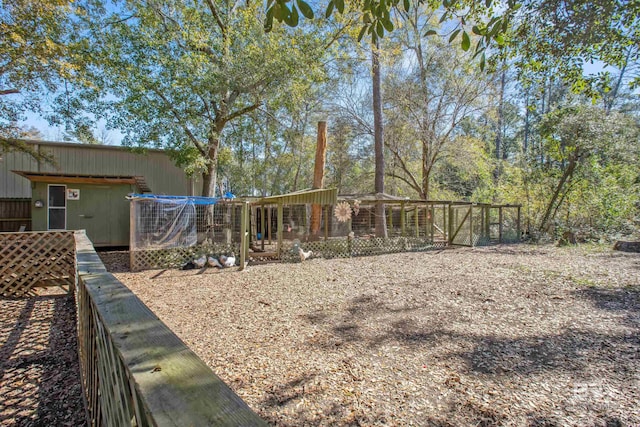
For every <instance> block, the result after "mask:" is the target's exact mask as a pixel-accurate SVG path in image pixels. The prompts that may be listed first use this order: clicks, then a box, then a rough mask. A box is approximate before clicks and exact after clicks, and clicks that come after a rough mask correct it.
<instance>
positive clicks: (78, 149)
mask: <svg viewBox="0 0 640 427" xmlns="http://www.w3.org/2000/svg"><path fill="white" fill-rule="evenodd" d="M41 148H42V149H43V150H46V151H48V152H49V153H51V154H52V155H53V156H54V157H55V159H56V163H57V167H54V166H51V165H48V164H41V165H40V168H38V165H37V162H35V161H31V162H28V161H27V160H28V159H27V157H28V156H25V155H23V154H20V155H19V156H23V157H24V158H25V159H27V160H25V159H22V160H20V159H18V160H19V161H18V160H16V159H13V157H14V156H15V155H16V153H9V154H7V155H6V156H5V161H3V162H0V180H1V181H0V197H29V196H30V195H31V184H30V183H29V181H28V180H26V179H25V178H22V177H20V176H18V175H16V174H14V173H12V172H10V171H11V170H23V171H32V172H38V171H40V172H52V173H66V174H87V175H121V176H131V175H134V176H136V175H139V176H144V177H145V179H146V181H147V183H148V184H149V186H150V187H151V190H152V191H153V192H156V193H159V194H175V195H187V194H189V193H190V184H189V178H187V177H186V175H185V173H184V171H183V170H182V169H180V168H178V167H176V166H175V165H174V164H173V162H172V160H171V159H170V158H169V156H168V155H166V154H164V153H161V152H156V151H152V152H147V153H145V154H140V153H133V152H130V151H128V150H126V149H124V148H120V147H118V148H115V149H114V148H112V147H109V148H107V147H100V146H91V147H88V146H80V145H78V144H65V145H62V144H55V145H47V144H46V143H44V144H41ZM10 159H11V160H10ZM25 162H26V163H25ZM9 165H11V166H9Z"/></svg>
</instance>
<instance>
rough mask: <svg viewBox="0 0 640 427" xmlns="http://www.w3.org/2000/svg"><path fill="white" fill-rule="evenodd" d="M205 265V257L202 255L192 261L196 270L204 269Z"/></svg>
mask: <svg viewBox="0 0 640 427" xmlns="http://www.w3.org/2000/svg"><path fill="white" fill-rule="evenodd" d="M206 263H207V256H206V255H202V256H201V257H200V258H198V259H194V260H193V264H194V265H195V266H196V267H197V268H202V267H204V265H205V264H206Z"/></svg>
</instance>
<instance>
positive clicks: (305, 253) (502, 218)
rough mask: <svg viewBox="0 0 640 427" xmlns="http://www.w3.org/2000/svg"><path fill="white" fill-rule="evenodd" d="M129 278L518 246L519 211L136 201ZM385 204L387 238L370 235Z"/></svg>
mask: <svg viewBox="0 0 640 427" xmlns="http://www.w3.org/2000/svg"><path fill="white" fill-rule="evenodd" d="M130 201H131V237H130V249H131V251H130V268H131V270H132V271H138V270H145V269H155V268H183V269H193V268H198V269H201V268H206V267H213V268H226V267H229V266H238V267H239V268H240V269H243V268H244V267H245V266H246V265H247V264H248V263H249V262H251V263H260V262H273V261H281V262H302V261H305V260H307V259H309V258H349V257H354V256H362V255H379V254H388V253H395V252H420V251H426V250H432V249H440V248H443V247H447V246H485V245H489V244H493V243H510V242H517V241H519V239H520V234H521V226H520V206H519V205H492V204H481V203H471V202H452V201H425V200H410V199H405V198H399V197H394V196H390V195H387V194H374V195H342V196H338V195H337V191H336V190H335V189H318V190H304V191H299V192H294V193H288V194H284V195H277V196H270V197H264V198H257V199H255V198H254V199H249V198H247V199H236V198H205V197H192V196H189V197H187V196H157V195H148V194H144V195H132V196H131V197H130ZM378 204H383V207H384V212H385V213H384V215H385V222H386V227H387V234H386V237H377V235H376V229H375V224H376V205H378Z"/></svg>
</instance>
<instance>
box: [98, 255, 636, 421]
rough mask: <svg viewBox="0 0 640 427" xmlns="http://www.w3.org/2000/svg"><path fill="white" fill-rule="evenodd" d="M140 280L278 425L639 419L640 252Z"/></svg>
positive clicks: (415, 258)
mask: <svg viewBox="0 0 640 427" xmlns="http://www.w3.org/2000/svg"><path fill="white" fill-rule="evenodd" d="M101 255H102V256H103V259H104V260H105V264H106V265H107V267H108V268H109V269H110V271H113V272H115V274H116V276H117V277H118V278H119V279H120V280H121V281H122V282H123V283H124V284H125V285H127V286H128V287H130V288H131V289H132V290H133V291H134V292H135V293H136V294H137V295H138V296H139V297H140V298H141V299H142V300H143V301H144V302H145V303H146V304H147V305H148V306H149V307H150V308H151V309H152V310H153V311H154V312H155V313H156V314H157V315H158V316H159V317H160V319H161V320H162V321H164V322H165V323H166V324H167V325H168V326H169V327H170V328H171V329H173V331H175V333H176V334H178V336H180V337H181V338H182V339H183V340H184V341H185V342H186V343H187V345H189V347H190V348H191V349H192V350H194V351H195V352H196V353H197V354H198V355H199V356H200V357H201V358H202V359H203V360H204V361H205V362H206V363H207V364H208V365H209V366H210V367H211V369H212V370H213V371H214V372H215V373H216V374H218V375H219V376H220V377H221V378H222V379H223V380H224V381H225V382H227V384H229V385H230V386H231V387H232V388H233V389H234V390H235V391H236V392H237V393H238V394H239V395H240V396H241V397H242V398H243V399H244V400H245V401H246V402H247V403H248V404H249V405H250V406H251V407H252V408H253V409H254V410H255V411H256V412H257V413H258V414H259V415H260V416H262V417H263V418H264V419H266V420H267V421H269V422H270V423H272V424H273V425H278V426H330V425H331V426H347V425H349V426H351V425H354V426H356V425H363V426H364V425H367V426H369V425H389V426H410V425H416V426H478V425H480V426H483V425H484V426H489V425H492V426H493V425H503V426H556V425H557V426H632V425H633V426H638V425H640V255H638V254H628V253H620V252H613V251H609V250H603V249H599V248H594V247H588V246H581V247H577V248H556V247H553V246H530V245H514V246H494V247H486V248H469V249H454V250H444V251H438V252H435V251H434V252H427V253H404V254H394V255H384V256H376V257H363V258H352V259H338V260H325V259H310V260H307V261H305V262H303V263H297V264H269V265H258V266H252V265H249V267H248V268H247V269H246V270H245V271H242V272H241V271H237V270H236V269H235V268H230V269H227V270H217V269H206V270H190V271H179V270H155V271H146V272H140V273H130V272H128V271H127V267H126V263H127V255H126V253H103V254H101Z"/></svg>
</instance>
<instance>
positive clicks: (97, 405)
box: [75, 232, 267, 426]
mask: <svg viewBox="0 0 640 427" xmlns="http://www.w3.org/2000/svg"><path fill="white" fill-rule="evenodd" d="M75 238H76V248H77V255H76V256H77V268H78V285H77V304H78V337H79V353H80V366H81V372H82V381H83V386H84V391H85V397H86V403H87V410H88V417H89V421H90V425H98V426H102V425H113V426H120V425H122V426H124V425H136V426H147V425H149V426H240V425H243V426H263V425H264V426H266V425H267V424H266V423H265V422H264V421H263V420H261V419H260V418H259V417H258V416H257V415H256V414H255V413H254V412H253V411H252V410H251V409H250V408H249V407H248V406H247V405H246V403H244V401H242V400H241V399H240V398H239V397H238V396H237V395H236V394H235V393H234V392H233V391H232V390H231V389H230V388H229V387H228V386H227V385H226V384H225V383H224V382H223V381H222V380H221V379H220V378H218V377H217V376H216V375H215V374H214V373H213V372H212V371H211V370H210V369H209V368H208V367H207V366H206V365H205V363H204V362H203V361H202V360H200V359H199V358H198V356H196V355H195V354H194V353H193V352H192V351H191V350H189V348H188V347H186V346H185V344H184V343H183V342H182V341H181V340H180V339H179V338H178V337H177V336H176V335H175V334H174V333H173V332H172V331H171V330H170V329H169V328H168V327H167V326H166V325H165V324H164V323H162V322H161V321H160V320H158V318H157V317H156V316H155V315H154V314H153V312H152V311H151V310H149V309H148V308H147V307H146V306H145V305H144V304H143V303H142V302H141V301H140V300H139V299H138V298H137V297H136V296H135V295H134V294H133V293H132V292H131V291H129V289H127V288H126V287H125V286H124V285H123V284H122V283H120V282H119V281H118V280H117V279H116V278H115V277H114V276H113V275H111V274H110V273H108V272H107V271H106V269H105V267H104V265H103V264H102V262H101V261H100V258H99V257H98V255H97V254H96V252H95V251H94V249H93V246H92V245H91V242H90V241H89V239H88V238H87V236H86V234H85V233H84V232H76V235H75Z"/></svg>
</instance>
